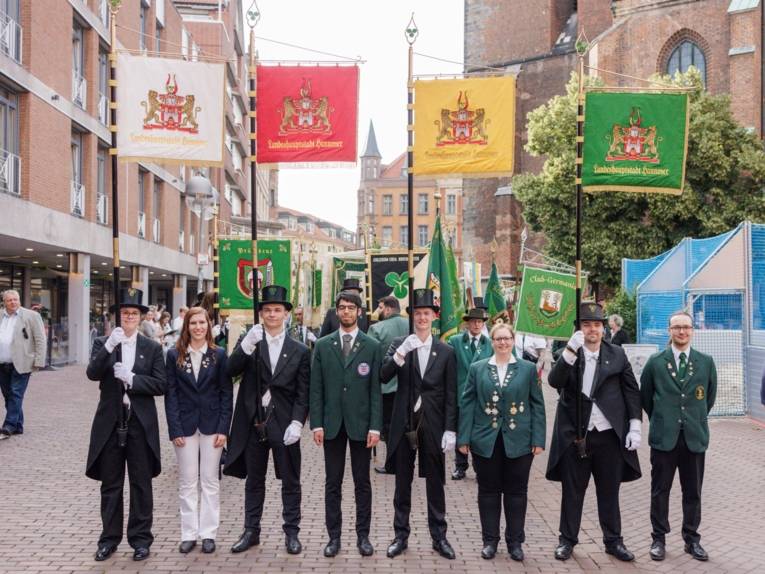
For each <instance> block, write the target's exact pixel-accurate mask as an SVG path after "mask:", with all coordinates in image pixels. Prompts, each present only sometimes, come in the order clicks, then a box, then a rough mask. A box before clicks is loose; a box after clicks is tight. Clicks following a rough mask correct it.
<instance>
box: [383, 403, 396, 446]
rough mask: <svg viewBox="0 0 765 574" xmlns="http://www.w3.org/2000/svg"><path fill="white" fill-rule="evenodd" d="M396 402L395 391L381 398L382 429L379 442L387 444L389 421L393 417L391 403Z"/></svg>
mask: <svg viewBox="0 0 765 574" xmlns="http://www.w3.org/2000/svg"><path fill="white" fill-rule="evenodd" d="M395 400H396V393H395V391H394V392H392V393H384V394H383V396H382V408H383V428H382V434H381V436H380V440H382V441H384V442H387V441H388V437H389V436H390V420H391V418H392V417H393V401H395Z"/></svg>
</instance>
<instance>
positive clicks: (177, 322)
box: [173, 305, 189, 333]
mask: <svg viewBox="0 0 765 574" xmlns="http://www.w3.org/2000/svg"><path fill="white" fill-rule="evenodd" d="M188 310H189V308H188V307H186V305H181V308H180V309H178V316H177V317H176V318H175V319H173V331H176V332H177V333H180V332H181V328H182V327H183V318H184V317H185V316H186V312H187V311H188Z"/></svg>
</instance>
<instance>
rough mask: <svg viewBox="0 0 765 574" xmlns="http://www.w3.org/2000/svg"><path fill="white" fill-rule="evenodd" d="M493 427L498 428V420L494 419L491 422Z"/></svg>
mask: <svg viewBox="0 0 765 574" xmlns="http://www.w3.org/2000/svg"><path fill="white" fill-rule="evenodd" d="M491 428H493V429H495V428H497V421H493V422H492V423H491Z"/></svg>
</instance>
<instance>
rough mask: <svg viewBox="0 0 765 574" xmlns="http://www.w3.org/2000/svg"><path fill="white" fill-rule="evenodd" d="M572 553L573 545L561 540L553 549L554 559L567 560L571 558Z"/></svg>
mask: <svg viewBox="0 0 765 574" xmlns="http://www.w3.org/2000/svg"><path fill="white" fill-rule="evenodd" d="M573 553H574V547H573V546H571V544H568V543H566V542H561V543H560V544H558V547H557V548H556V549H555V559H556V560H568V559H569V558H571V554H573Z"/></svg>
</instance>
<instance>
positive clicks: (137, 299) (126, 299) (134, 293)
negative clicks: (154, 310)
mask: <svg viewBox="0 0 765 574" xmlns="http://www.w3.org/2000/svg"><path fill="white" fill-rule="evenodd" d="M142 301H143V291H141V290H140V289H133V288H132V287H131V288H129V289H125V288H123V289H120V302H119V303H116V304H114V305H112V306H111V307H109V312H110V313H114V312H115V311H116V310H117V309H118V308H119V309H122V308H123V307H134V308H135V309H138V310H139V311H140V312H141V313H146V312H147V311H148V310H149V308H148V307H147V306H146V305H144V304H143V303H142Z"/></svg>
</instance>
